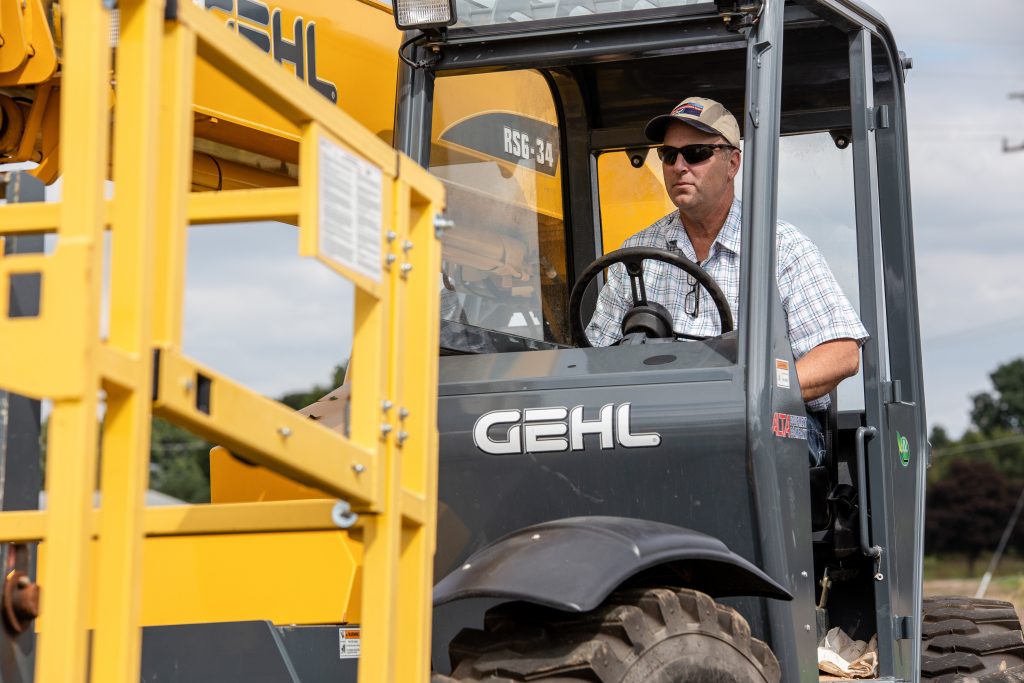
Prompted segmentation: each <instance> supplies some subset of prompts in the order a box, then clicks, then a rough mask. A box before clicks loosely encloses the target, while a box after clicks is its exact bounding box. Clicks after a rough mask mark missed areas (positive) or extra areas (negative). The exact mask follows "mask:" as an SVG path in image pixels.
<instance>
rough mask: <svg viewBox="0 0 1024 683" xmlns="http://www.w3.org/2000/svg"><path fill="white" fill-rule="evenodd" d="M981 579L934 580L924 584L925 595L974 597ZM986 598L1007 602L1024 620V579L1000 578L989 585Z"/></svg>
mask: <svg viewBox="0 0 1024 683" xmlns="http://www.w3.org/2000/svg"><path fill="white" fill-rule="evenodd" d="M979 582H980V580H979V579H933V580H931V581H925V582H924V595H925V597H928V596H930V595H966V596H968V597H973V596H974V593H975V591H977V590H978V584H979ZM985 597H986V598H991V599H993V600H1007V601H1009V602H1012V603H1013V604H1014V606H1015V607H1016V608H1017V614H1018V615H1021V617H1022V619H1024V609H1022V608H1024V577H998V578H996V579H995V580H993V581H992V583H990V584H989V587H988V590H987V591H986V592H985Z"/></svg>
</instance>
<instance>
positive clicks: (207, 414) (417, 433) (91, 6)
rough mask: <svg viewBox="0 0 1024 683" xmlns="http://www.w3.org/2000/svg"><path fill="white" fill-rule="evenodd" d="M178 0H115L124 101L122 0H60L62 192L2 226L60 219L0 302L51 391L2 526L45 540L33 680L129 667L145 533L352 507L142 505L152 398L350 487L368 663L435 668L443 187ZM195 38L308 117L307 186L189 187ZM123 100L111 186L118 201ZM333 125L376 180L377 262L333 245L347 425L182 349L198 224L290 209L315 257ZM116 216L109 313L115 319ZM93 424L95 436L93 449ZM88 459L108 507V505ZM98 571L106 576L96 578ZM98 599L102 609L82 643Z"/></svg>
mask: <svg viewBox="0 0 1024 683" xmlns="http://www.w3.org/2000/svg"><path fill="white" fill-rule="evenodd" d="M167 4H169V5H171V6H174V5H176V17H175V18H173V19H166V18H165V16H164V11H165V10H164V5H165V3H164V2H160V1H157V0H120V3H119V6H120V42H119V45H118V48H117V65H116V66H117V68H116V83H117V93H118V96H117V101H116V105H115V107H114V109H113V112H111V107H110V98H109V94H110V83H111V79H110V74H111V50H110V47H109V42H108V41H109V35H110V15H109V13H108V11H106V10H104V9H103V6H102V3H100V2H98V1H96V0H71V1H70V2H65V3H62V8H63V13H64V44H63V73H62V85H61V89H60V97H61V98H62V106H61V110H62V111H64V112H73V115H68V116H64V117H62V120H61V122H60V127H61V131H60V139H61V140H62V143H61V150H60V152H61V159H60V162H61V168H62V169H63V170H64V187H63V199H62V201H61V202H60V203H59V204H58V205H40V206H31V205H13V206H4V207H0V226H3V227H2V228H0V231H2V232H3V233H4V234H18V233H40V232H49V233H54V234H55V235H56V238H57V246H56V248H55V250H54V251H53V252H52V253H49V254H38V255H13V256H7V257H3V258H2V259H0V301H5V300H6V298H7V289H8V286H9V284H8V283H9V282H10V276H11V275H13V274H18V273H39V274H41V276H42V295H41V301H40V315H39V316H38V317H35V318H17V319H10V318H6V317H2V318H0V386H2V387H3V388H4V389H7V390H10V391H13V392H17V393H19V394H24V395H27V396H32V397H36V398H40V399H43V398H45V399H50V400H52V401H53V409H52V413H51V416H50V422H49V438H48V451H47V471H46V490H47V502H48V509H47V510H46V511H40V512H18V513H2V514H0V540H4V541H19V542H31V541H41V542H42V543H43V544H44V546H45V550H46V561H45V566H44V568H43V573H42V575H41V576H40V584H41V588H42V605H41V612H42V615H41V626H40V628H39V631H40V633H39V641H38V653H37V655H38V656H37V669H36V679H35V680H36V681H37V682H38V683H57V682H61V683H71V682H73V681H85V680H87V679H88V680H93V681H103V682H104V683H118V682H121V681H124V682H128V681H133V682H134V681H137V680H138V676H139V661H140V653H139V650H140V640H141V638H140V612H141V602H142V595H141V585H142V578H141V576H142V569H141V567H142V552H143V543H144V540H145V539H146V538H147V537H157V536H164V537H166V536H186V535H199V534H250V533H251V534H258V533H288V532H293V531H310V530H325V529H336V528H337V526H336V525H335V523H334V521H332V510H333V509H334V507H333V501H323V500H311V501H292V502H281V503H247V504H234V505H208V506H183V507H180V508H163V509H147V508H146V507H145V501H144V494H145V490H146V487H147V479H148V467H149V436H150V435H149V430H150V419H151V417H152V416H153V415H159V416H161V417H165V418H167V419H170V420H172V421H174V422H176V423H178V424H181V425H183V426H185V427H187V428H189V429H191V430H192V431H194V432H195V433H197V434H199V435H201V436H203V437H205V438H207V439H209V440H212V441H216V442H217V443H221V444H224V445H225V446H227V447H229V448H231V449H234V450H235V451H237V452H239V453H241V454H244V455H245V457H246V458H247V459H249V460H252V461H253V462H256V463H257V464H259V465H262V466H265V467H267V468H270V469H272V470H274V471H276V472H278V473H281V474H284V475H286V476H288V477H290V478H292V479H294V480H296V481H298V482H300V483H302V484H306V485H308V486H312V487H315V488H317V489H319V490H321V491H324V492H325V493H326V494H328V495H331V496H336V497H337V498H338V499H341V500H344V501H345V502H346V503H348V504H349V505H351V508H352V510H354V511H355V512H356V513H357V514H358V522H357V524H356V526H355V527H354V528H355V529H356V530H357V531H358V534H355V535H354V536H353V538H356V539H357V540H361V545H362V557H363V581H362V587H361V591H362V593H361V596H362V605H363V606H364V607H363V610H362V616H363V622H362V627H363V643H362V655H361V657H360V664H359V678H360V681H363V682H364V683H366V682H370V681H373V682H380V681H392V680H402V681H412V680H424V679H425V678H426V677H427V675H428V671H429V644H430V593H431V586H432V580H431V566H432V557H433V550H434V533H435V517H436V471H437V433H436V426H435V425H436V386H437V353H436V348H437V329H438V326H437V319H438V297H437V282H436V279H437V273H438V270H439V264H440V244H439V242H438V240H437V238H436V235H435V229H434V219H435V216H436V214H437V213H438V212H439V211H440V210H441V208H442V204H443V200H444V199H443V190H442V187H441V184H440V183H439V182H438V181H436V180H435V179H433V178H432V177H431V176H429V174H427V173H426V172H425V171H424V170H423V169H421V168H419V167H418V166H416V165H415V164H414V163H412V162H411V161H410V160H409V159H408V158H406V157H404V156H402V155H400V154H397V153H396V152H395V151H394V150H392V149H391V148H390V147H389V146H387V145H386V144H385V143H383V142H381V141H380V140H379V139H378V138H377V137H376V136H374V135H373V134H372V133H371V132H369V131H367V130H365V129H363V128H362V127H361V126H360V125H359V124H358V123H356V122H355V121H354V120H353V119H352V118H351V117H349V116H348V115H346V114H345V113H344V112H342V111H341V110H339V109H338V108H337V107H335V106H333V105H331V104H330V103H328V102H327V101H326V100H324V99H323V98H322V97H321V96H320V95H319V94H317V93H315V92H313V91H311V90H310V89H308V88H307V87H306V86H305V85H303V84H301V83H300V82H298V81H297V80H296V79H295V78H294V77H293V76H292V75H291V74H289V73H287V72H286V71H285V70H283V69H277V68H274V67H271V66H270V64H271V61H270V59H269V58H268V57H267V56H266V55H264V54H262V53H261V52H260V51H259V50H257V49H256V48H255V47H254V46H252V45H250V44H249V43H247V42H246V41H244V40H243V39H241V38H238V37H236V36H231V35H230V34H229V33H228V32H227V31H225V29H224V27H223V26H222V25H221V22H218V21H217V20H216V19H215V18H214V17H211V16H210V15H208V14H207V13H206V12H204V11H203V10H202V9H199V8H198V7H196V6H195V5H194V4H193V3H192V2H188V1H187V0H179V1H178V2H177V3H167ZM196 59H202V60H203V61H205V62H207V63H209V64H213V65H216V67H217V68H218V69H220V70H221V71H222V72H223V73H224V74H225V75H226V76H228V77H229V78H231V79H232V80H233V81H235V82H237V83H239V84H241V85H243V86H244V87H245V88H246V89H247V90H249V91H250V92H252V93H253V94H254V95H256V96H257V97H258V98H259V99H260V100H262V101H263V102H265V103H266V104H267V105H268V106H270V107H271V108H273V109H274V110H275V111H277V112H279V113H280V114H281V115H282V116H283V117H285V118H286V119H288V120H289V121H290V122H291V123H293V124H294V125H295V126H296V128H297V130H299V131H301V142H300V169H299V185H298V187H294V188H272V189H257V190H238V191H227V192H219V193H207V194H203V195H196V194H191V193H190V192H189V183H190V177H191V162H192V124H193V119H192V97H193V78H194V76H193V74H194V66H195V62H196ZM112 115H113V117H114V121H115V122H116V125H115V126H113V131H114V132H113V147H112V149H113V153H112V156H113V159H112V161H113V164H112V167H113V174H114V185H115V190H114V198H113V199H112V200H110V201H109V202H108V201H107V200H105V197H104V191H105V188H104V182H105V179H106V177H107V170H108V161H109V158H108V152H109V150H110V148H111V147H110V143H111V139H110V130H111V125H110V123H111V118H110V117H111V116H112ZM321 139H329V140H331V141H332V142H333V143H334V144H336V145H338V146H340V147H342V148H344V149H346V150H347V151H348V152H349V153H351V154H354V155H356V156H357V157H359V158H360V159H362V160H364V161H365V162H368V163H369V164H371V165H372V166H373V167H375V168H376V169H378V170H379V172H380V174H381V178H382V188H381V197H382V204H381V225H382V230H381V235H380V237H379V238H380V240H381V243H380V255H381V261H382V263H381V277H380V278H379V281H377V279H375V278H372V277H367V276H366V274H365V273H360V272H355V271H352V270H351V269H349V268H346V267H345V266H343V265H339V264H337V263H335V262H333V261H332V262H331V265H332V267H334V268H335V270H337V271H338V272H339V273H340V274H341V275H343V276H345V277H347V278H348V279H350V280H351V281H352V282H353V283H354V284H355V289H356V297H355V338H354V343H353V351H352V354H353V358H356V359H357V360H356V361H355V363H353V366H352V367H353V369H352V372H351V373H350V374H351V385H352V396H353V401H352V405H351V420H350V425H351V428H350V433H349V434H348V435H347V436H346V435H342V434H338V433H336V432H333V431H330V430H328V429H326V428H324V427H322V426H320V425H318V424H316V423H315V422H313V421H311V420H308V419H304V418H302V417H301V416H299V415H297V414H295V413H293V412H292V411H291V410H290V409H288V408H286V407H284V406H282V405H280V404H277V403H275V402H273V401H270V400H268V399H266V398H264V397H262V396H260V395H259V394H258V393H257V392H255V391H252V390H250V389H247V388H246V387H244V386H241V385H239V384H237V383H235V382H231V381H230V380H228V379H226V378H224V377H222V376H220V375H219V374H217V373H216V372H215V371H214V370H212V369H208V368H204V367H202V366H200V365H199V364H197V363H195V362H193V361H192V360H190V359H188V358H187V357H185V356H184V355H183V354H182V353H181V346H182V345H181V341H182V329H181V328H182V305H183V285H184V273H185V236H186V234H185V230H186V229H187V227H188V226H189V225H191V224H199V223H210V222H237V221H246V220H263V219H277V220H282V219H283V220H289V221H292V222H296V223H297V225H298V229H299V231H300V245H301V246H300V250H301V252H302V253H303V254H307V255H318V249H317V245H318V239H319V230H320V227H321V226H320V225H319V221H318V220H317V215H318V212H317V209H318V205H317V202H318V201H319V193H318V188H319V187H320V183H321V182H323V179H322V178H321V177H320V176H319V175H318V172H317V171H318V169H317V153H316V149H317V145H318V144H319V141H320V140H321ZM108 229H109V230H110V231H111V240H112V248H111V253H112V256H111V264H110V272H111V284H110V320H111V323H110V331H109V336H108V338H107V339H101V338H100V337H99V334H98V330H99V328H100V302H101V297H102V296H103V282H102V273H103V239H104V231H106V230H108ZM407 340H408V341H407ZM101 390H102V391H103V392H104V393H105V396H106V403H105V408H106V412H105V417H104V419H103V421H102V424H100V423H99V422H98V420H97V411H98V410H99V408H100V401H99V396H100V392H101ZM100 432H102V434H101V433H100ZM101 436H102V440H101V439H100V437H101ZM98 443H102V444H103V445H102V457H100V454H99V453H98V450H99V449H98V447H94V446H92V444H98ZM97 465H101V467H102V470H101V472H100V482H99V483H100V490H101V505H100V507H99V508H98V509H94V508H93V495H94V490H95V488H96V486H95V480H96V471H97V469H96V468H97ZM93 566H95V567H96V570H95V574H93V569H92V568H93ZM90 585H92V586H95V587H96V592H95V595H91V594H90V591H88V590H83V589H82V587H83V586H90ZM91 601H94V602H91ZM97 605H102V609H95V608H96V606H97ZM399 605H401V610H399ZM369 606H372V609H371V608H369ZM90 611H94V612H95V615H96V617H95V622H94V631H93V637H92V644H91V655H90V656H89V657H88V658H87V648H88V642H89V641H88V638H87V620H88V618H89V617H88V615H89V614H90ZM197 620H199V618H197ZM399 655H401V656H399ZM87 661H88V662H90V663H89V665H88V666H89V668H90V670H89V671H88V672H87V671H86V667H87V664H86V662H87Z"/></svg>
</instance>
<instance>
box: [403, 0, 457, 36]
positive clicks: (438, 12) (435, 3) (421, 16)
mask: <svg viewBox="0 0 1024 683" xmlns="http://www.w3.org/2000/svg"><path fill="white" fill-rule="evenodd" d="M393 1H394V5H393V6H394V10H395V25H396V26H398V28H399V29H401V30H403V31H408V30H410V29H429V28H443V27H445V26H451V25H452V24H454V23H455V22H456V21H458V17H457V16H456V14H455V0H393Z"/></svg>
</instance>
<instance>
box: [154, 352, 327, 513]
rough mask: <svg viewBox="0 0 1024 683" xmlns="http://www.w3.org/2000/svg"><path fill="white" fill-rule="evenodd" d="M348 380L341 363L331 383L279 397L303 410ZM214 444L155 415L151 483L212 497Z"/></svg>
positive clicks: (187, 497) (189, 496)
mask: <svg viewBox="0 0 1024 683" xmlns="http://www.w3.org/2000/svg"><path fill="white" fill-rule="evenodd" d="M344 381H345V366H344V365H338V366H336V367H335V368H334V370H333V372H332V373H331V377H330V379H329V380H328V381H327V384H315V385H313V386H312V387H310V388H309V389H306V390H304V391H295V392H290V393H287V394H284V395H283V396H279V397H277V399H276V400H278V401H280V402H281V403H284V404H285V405H286V406H288V407H290V408H292V409H294V410H299V409H300V408H305V407H306V406H308V405H309V404H311V403H314V402H316V401H317V399H319V398H320V397H322V396H324V395H325V394H328V393H330V392H331V391H333V390H334V389H336V388H337V387H339V386H341V384H342V382H344ZM212 447H213V444H211V443H209V442H208V441H205V440H203V439H200V438H199V437H198V436H195V435H194V434H192V433H191V432H189V431H187V430H185V429H182V428H181V427H178V426H177V425H175V424H173V423H171V422H168V421H167V420H163V419H161V418H158V417H155V418H153V428H152V433H151V436H150V461H149V463H150V464H149V487H150V488H151V489H153V490H155V491H160V492H161V493H165V494H167V495H169V496H173V497H174V498H177V499H179V500H182V501H185V502H187V503H205V502H209V500H210V449H211V448H212Z"/></svg>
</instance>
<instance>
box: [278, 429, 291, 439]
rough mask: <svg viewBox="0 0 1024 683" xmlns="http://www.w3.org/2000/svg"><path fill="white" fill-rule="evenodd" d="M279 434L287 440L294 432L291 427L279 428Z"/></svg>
mask: <svg viewBox="0 0 1024 683" xmlns="http://www.w3.org/2000/svg"><path fill="white" fill-rule="evenodd" d="M277 433H278V434H280V435H281V438H283V439H287V438H288V437H289V436H291V435H292V430H291V429H290V428H289V427H278V428H277Z"/></svg>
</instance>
